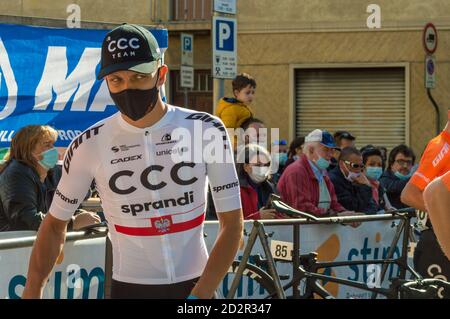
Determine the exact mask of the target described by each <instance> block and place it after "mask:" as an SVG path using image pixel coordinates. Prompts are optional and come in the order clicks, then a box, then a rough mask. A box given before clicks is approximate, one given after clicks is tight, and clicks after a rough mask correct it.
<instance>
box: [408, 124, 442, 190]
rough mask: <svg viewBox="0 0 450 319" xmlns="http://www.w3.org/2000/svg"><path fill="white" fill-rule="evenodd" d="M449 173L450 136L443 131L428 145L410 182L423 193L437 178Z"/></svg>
mask: <svg viewBox="0 0 450 319" xmlns="http://www.w3.org/2000/svg"><path fill="white" fill-rule="evenodd" d="M448 171H450V134H449V133H448V132H447V131H443V132H442V133H441V134H440V135H438V136H437V137H435V138H434V139H432V140H431V141H430V143H428V146H427V148H426V150H425V152H424V154H423V156H422V159H421V160H420V165H419V168H418V169H417V171H416V173H415V174H414V175H413V177H411V180H410V182H411V183H413V184H414V185H415V186H417V187H418V188H419V189H420V190H421V191H423V190H424V189H425V187H427V185H428V184H429V183H431V182H432V181H433V180H434V179H435V178H437V177H440V176H442V175H444V174H445V173H447V172H448ZM447 179H448V178H447Z"/></svg>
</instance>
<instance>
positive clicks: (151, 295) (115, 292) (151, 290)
mask: <svg viewBox="0 0 450 319" xmlns="http://www.w3.org/2000/svg"><path fill="white" fill-rule="evenodd" d="M198 279H199V278H194V279H191V280H188V281H183V282H179V283H176V284H170V285H138V284H130V283H126V282H120V281H117V280H114V279H113V280H112V282H111V299H186V298H187V297H188V296H189V295H190V294H191V291H192V289H193V288H194V286H195V284H196V283H197V281H198Z"/></svg>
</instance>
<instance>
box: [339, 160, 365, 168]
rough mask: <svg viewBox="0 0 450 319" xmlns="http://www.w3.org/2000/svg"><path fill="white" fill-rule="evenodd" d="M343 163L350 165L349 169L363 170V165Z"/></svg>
mask: <svg viewBox="0 0 450 319" xmlns="http://www.w3.org/2000/svg"><path fill="white" fill-rule="evenodd" d="M344 163H345V164H347V165H350V167H351V168H354V169H358V168H361V169H364V167H365V165H364V164H356V163H352V162H350V161H344Z"/></svg>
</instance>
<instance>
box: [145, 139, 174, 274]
mask: <svg viewBox="0 0 450 319" xmlns="http://www.w3.org/2000/svg"><path fill="white" fill-rule="evenodd" d="M144 145H145V153H146V154H145V155H146V156H145V159H146V162H147V166H150V165H152V163H151V162H150V157H151V156H152V154H155V152H153V151H154V149H153V144H152V138H151V134H150V132H149V131H145V143H144ZM155 192H156V191H155ZM158 197H159V196H158ZM157 217H161V214H160V213H159V212H157ZM152 227H153V225H152ZM160 238H161V250H162V253H163V257H164V264H165V268H166V273H167V276H168V279H169V282H170V283H173V282H174V281H175V278H176V276H175V267H174V261H173V257H172V252H171V245H170V240H169V238H168V235H163V236H160Z"/></svg>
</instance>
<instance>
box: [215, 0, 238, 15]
mask: <svg viewBox="0 0 450 319" xmlns="http://www.w3.org/2000/svg"><path fill="white" fill-rule="evenodd" d="M214 11H215V12H221V13H228V14H236V0H214Z"/></svg>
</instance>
